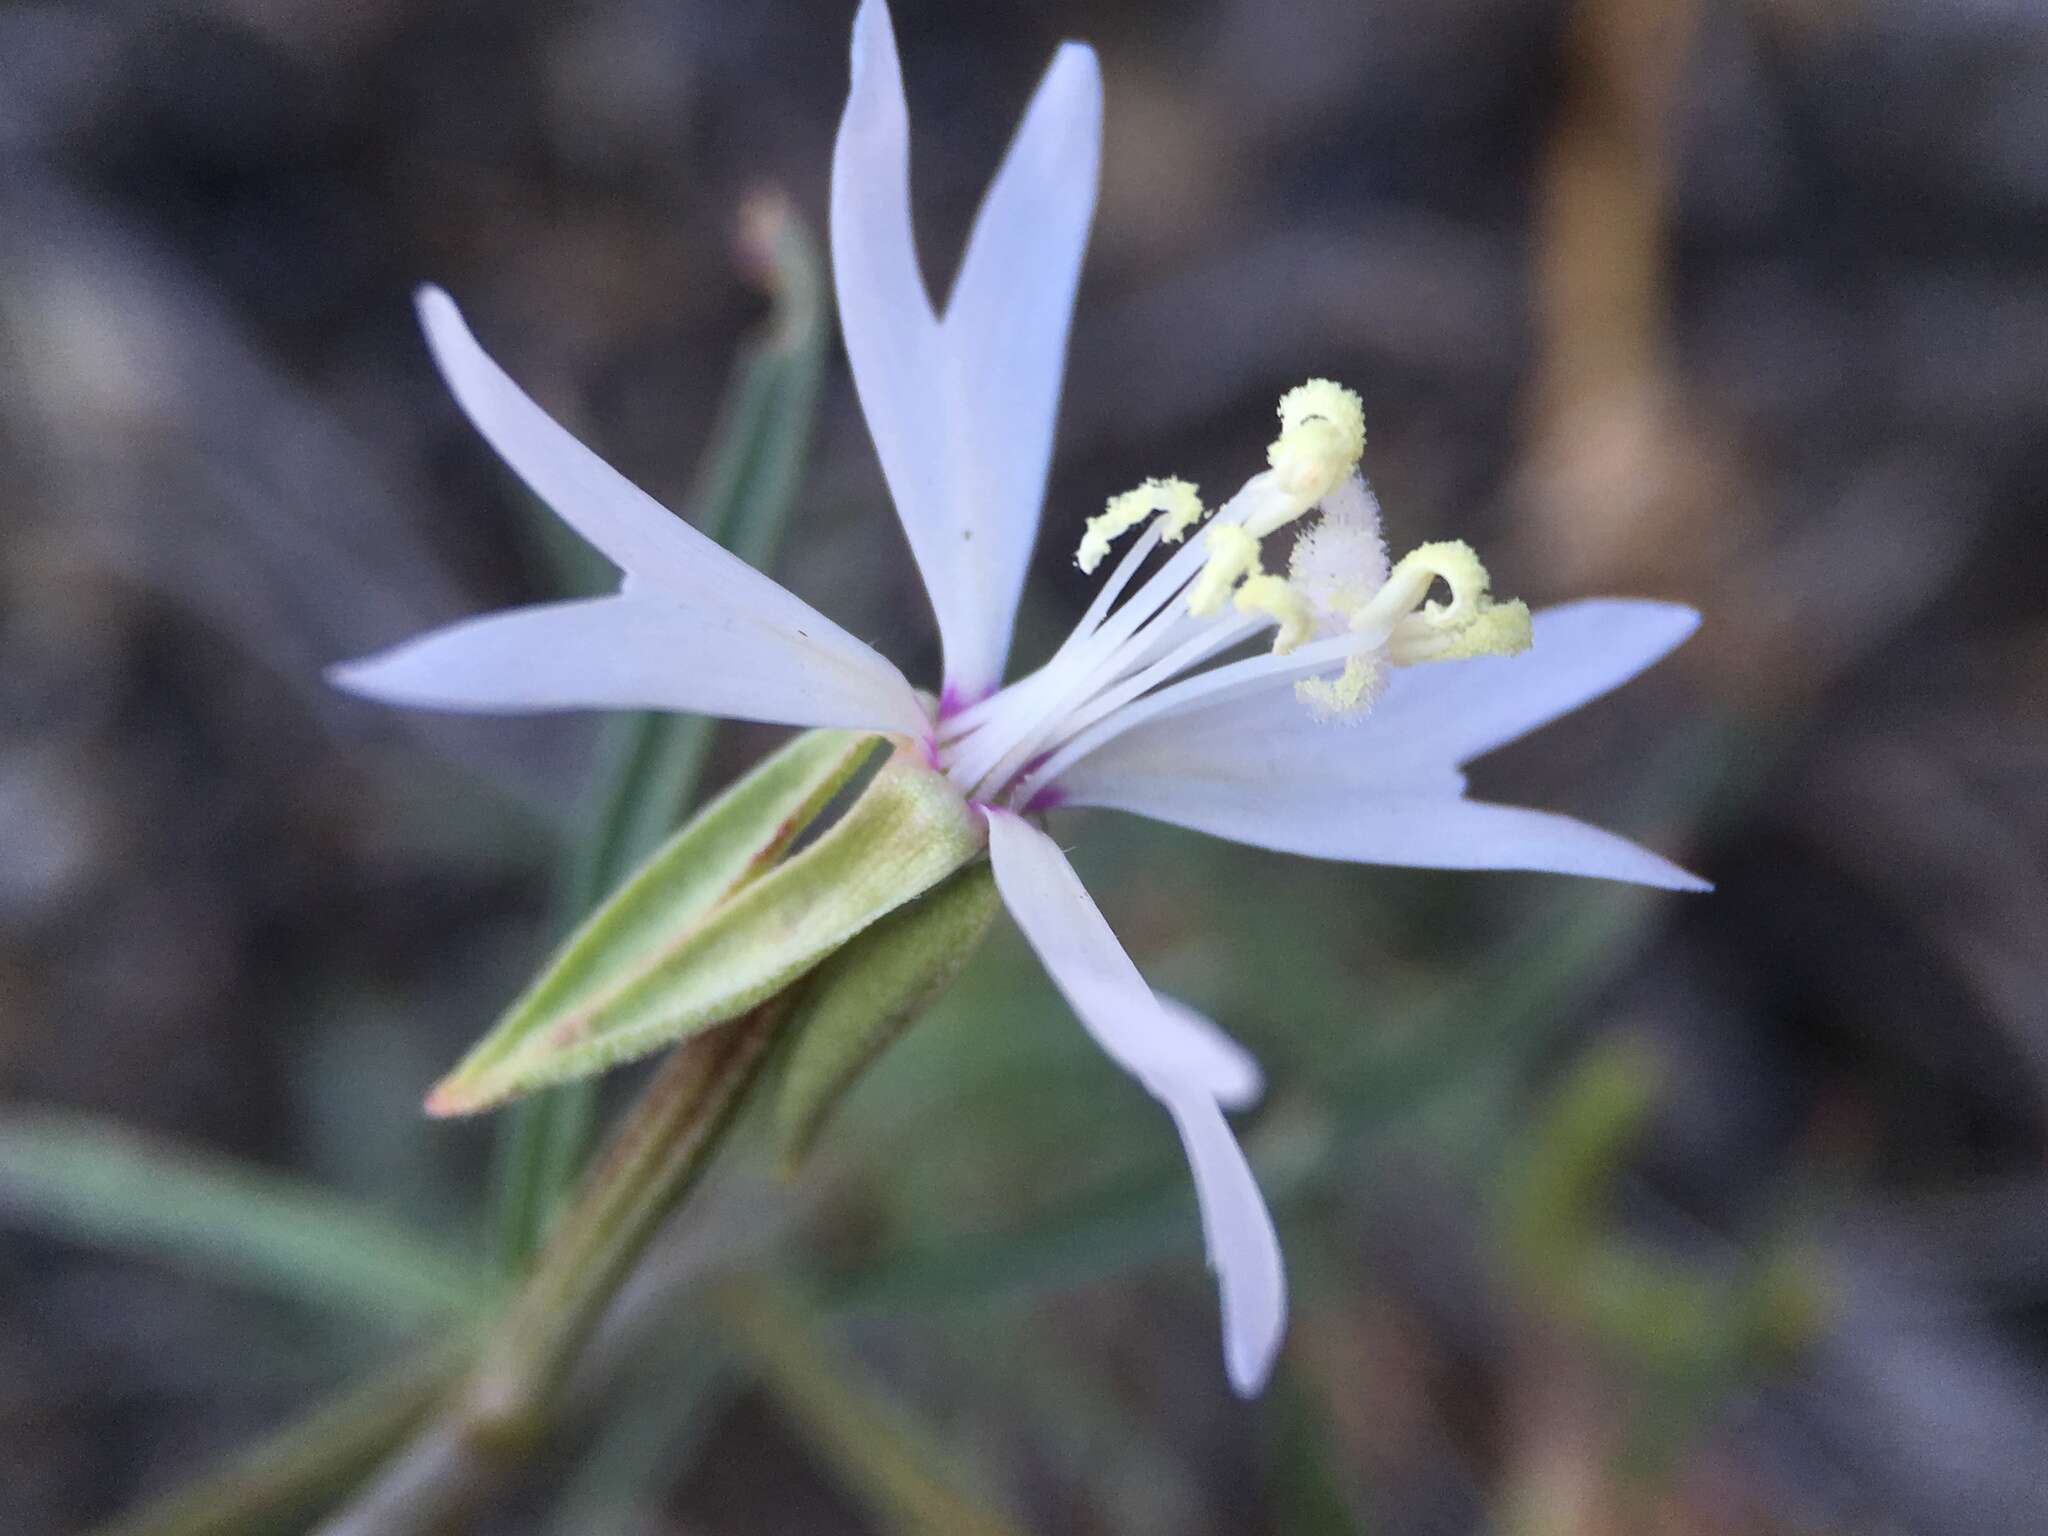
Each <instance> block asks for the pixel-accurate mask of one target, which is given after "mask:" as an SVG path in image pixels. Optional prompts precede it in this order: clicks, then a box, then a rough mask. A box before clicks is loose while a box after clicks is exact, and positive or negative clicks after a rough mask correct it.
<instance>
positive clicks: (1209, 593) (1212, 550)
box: [1188, 523, 1259, 619]
mask: <svg viewBox="0 0 2048 1536" xmlns="http://www.w3.org/2000/svg"><path fill="white" fill-rule="evenodd" d="M1202 542H1203V545H1204V547H1206V548H1207V550H1208V551H1209V558H1208V562H1207V563H1206V564H1205V565H1203V567H1202V574H1201V575H1199V576H1197V577H1196V578H1195V579H1194V582H1193V584H1192V585H1190V586H1189V588H1188V612H1189V613H1192V614H1193V615H1194V616H1195V617H1196V618H1198V619H1199V618H1207V617H1208V616H1209V615H1210V614H1212V613H1214V612H1216V610H1217V609H1219V608H1221V607H1222V606H1223V600H1224V599H1225V598H1226V597H1228V596H1230V589H1231V588H1232V587H1234V586H1236V585H1237V582H1238V578H1239V577H1241V576H1256V575H1257V574H1258V573H1259V540H1258V536H1257V535H1256V534H1253V533H1250V532H1248V531H1247V530H1246V529H1245V528H1243V527H1242V526H1240V525H1239V524H1236V523H1217V524H1215V525H1214V526H1212V527H1211V528H1210V529H1209V531H1208V532H1207V533H1206V534H1204V535H1203V538H1202Z"/></svg>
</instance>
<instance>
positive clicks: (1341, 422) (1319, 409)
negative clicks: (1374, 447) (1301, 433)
mask: <svg viewBox="0 0 2048 1536" xmlns="http://www.w3.org/2000/svg"><path fill="white" fill-rule="evenodd" d="M1313 420H1322V421H1327V422H1329V423H1330V424H1331V425H1332V426H1334V427H1337V428H1338V429H1339V430H1340V431H1341V432H1342V433H1343V435H1344V445H1345V446H1344V452H1345V453H1346V454H1348V455H1349V456H1350V459H1351V462H1352V463H1354V464H1356V463H1357V462H1358V460H1359V457H1360V455H1362V454H1363V453H1364V452H1365V402H1364V401H1363V400H1361V399H1359V398H1358V392H1357V391H1356V390H1350V389H1346V388H1345V387H1344V386H1343V385H1342V384H1339V383H1336V382H1335V381H1334V380H1331V379H1310V380H1309V381H1308V382H1307V383H1306V384H1297V385H1295V386H1294V388H1292V389H1290V390H1289V391H1287V393H1286V394H1284V395H1282V396H1281V397H1280V431H1281V433H1282V434H1283V435H1284V434H1286V433H1288V432H1291V431H1293V430H1294V429H1295V428H1296V427H1298V426H1300V425H1301V424H1302V423H1303V422H1305V421H1313Z"/></svg>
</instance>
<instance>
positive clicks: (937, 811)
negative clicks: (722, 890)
mask: <svg viewBox="0 0 2048 1536" xmlns="http://www.w3.org/2000/svg"><path fill="white" fill-rule="evenodd" d="M718 810H719V807H717V806H714V807H712V809H711V810H709V811H707V812H706V813H705V816H704V817H700V818H699V821H698V822H697V823H693V824H692V827H691V828H688V829H685V831H684V833H682V834H680V835H679V837H678V839H677V841H678V842H681V841H682V840H683V839H686V838H688V837H689V836H690V835H691V833H692V831H694V829H695V828H696V826H698V825H699V824H701V823H702V822H703V821H704V820H705V819H707V818H711V817H713V816H714V815H715V814H717V812H718ZM984 835H985V834H984V830H983V826H982V823H981V820H980V818H979V816H977V815H976V814H975V813H974V812H973V811H972V810H971V809H970V808H969V807H968V805H967V803H966V801H964V800H963V799H962V798H961V797H960V794H959V792H958V791H957V790H955V789H954V788H953V786H952V785H951V784H950V783H949V782H948V781H947V780H946V778H945V777H944V775H942V774H938V773H935V772H933V771H932V770H931V769H930V768H928V767H926V766H925V765H924V763H923V762H922V760H921V759H919V758H917V757H916V756H915V755H914V754H911V753H898V754H897V755H896V756H895V757H893V758H891V759H890V760H889V762H887V763H885V764H884V765H883V767H882V768H881V770H880V772H878V773H877V774H876V776H875V778H874V780H873V781H872V782H871V783H870V784H869V785H868V787H867V788H866V789H865V790H864V791H863V792H862V794H861V796H860V798H859V799H858V800H856V801H855V802H854V804H853V805H852V806H851V807H850V808H849V809H848V810H847V812H846V814H845V815H844V816H843V817H841V818H840V820H839V821H838V822H836V823H835V824H834V825H833V826H832V827H831V828H830V830H828V831H827V832H826V833H825V834H824V835H823V836H821V837H820V838H819V839H818V840H817V841H816V842H815V843H813V844H812V845H811V846H810V847H808V848H806V849H804V850H803V851H802V852H800V853H798V854H796V855H794V856H792V857H790V858H788V859H785V860H784V861H783V862H782V863H780V864H778V865H776V866H775V867H774V868H772V869H769V870H767V871H766V872H765V873H762V874H759V875H758V876H757V877H755V878H753V879H751V880H750V881H747V882H745V883H742V884H740V885H739V886H738V887H737V889H734V890H732V892H731V893H730V894H729V895H727V896H726V897H725V898H724V899H723V900H721V901H719V902H718V903H717V904H716V905H715V906H712V907H710V908H709V909H702V908H699V909H694V910H695V911H697V912H699V913H701V915H700V916H698V917H697V918H696V920H694V921H690V922H686V923H678V922H676V921H674V920H673V918H672V916H670V915H669V914H668V913H667V912H665V911H659V910H656V909H655V908H654V906H653V905H652V903H651V902H650V899H649V896H648V893H649V892H653V891H661V890H665V889H667V888H668V886H669V884H670V883H676V884H680V882H681V880H682V876H681V875H680V874H679V873H678V872H675V871H664V872H661V873H659V874H656V875H652V876H642V877H638V878H636V879H635V880H634V882H633V883H632V884H630V885H628V887H627V888H626V890H624V891H622V892H621V893H620V894H619V896H618V897H616V898H614V899H613V901H612V902H610V903H607V904H606V906H605V907H604V908H603V909H602V910H600V911H599V912H598V913H597V914H596V915H595V916H594V917H593V918H592V919H591V921H590V923H589V924H587V925H586V927H585V930H584V934H583V935H579V939H578V940H577V941H572V945H571V948H572V949H576V948H577V947H578V944H579V943H581V944H582V945H584V946H586V948H585V949H584V950H583V951H581V952H579V954H578V955H577V956H576V957H575V964H576V966H577V971H576V976H575V979H574V983H573V984H568V983H558V982H557V981H556V979H555V978H554V977H553V976H552V975H550V976H549V977H545V978H543V979H542V981H541V982H540V983H539V984H537V986H536V987H535V988H534V990H533V992H531V993H529V994H528V997H527V998H526V999H524V1000H522V1001H521V1003H520V1004H519V1005H517V1006H516V1007H515V1008H514V1009H513V1011H512V1012H511V1013H510V1014H508V1015H507V1016H506V1018H505V1019H504V1020H503V1021H502V1022H501V1023H500V1024H499V1025H498V1027H497V1028H496V1029H494V1030H493V1031H492V1032H491V1033H490V1034H489V1035H487V1036H486V1037H485V1038H484V1040H483V1041H482V1043H481V1044H479V1045H478V1046H477V1048H476V1049H475V1050H474V1051H472V1052H471V1053H470V1055H469V1057H468V1058H467V1059H466V1060H464V1061H463V1062H462V1063H461V1064H460V1065H459V1066H457V1068H456V1069H455V1071H454V1072H452V1073H450V1074H449V1076H448V1077H446V1078H444V1079H443V1080H442V1082H441V1084H440V1085H439V1086H438V1087H437V1088H436V1089H435V1090H434V1092H433V1094H432V1095H431V1096H430V1097H429V1099H428V1101H427V1103H428V1108H429V1109H430V1110H432V1111H434V1112H435V1113H440V1114H466V1113H470V1112H472V1111H475V1110H479V1109H485V1108H488V1107H489V1106H491V1105H492V1104H496V1103H499V1102H501V1101H502V1100H504V1099H507V1098H511V1097H514V1096H516V1095H518V1094H522V1093H530V1092H532V1091H533V1090H534V1089H536V1088H540V1087H544V1086H546V1085H548V1084H550V1083H557V1082H564V1081H567V1080H569V1079H571V1078H577V1077H586V1076H589V1075H590V1074H592V1073H596V1072H601V1071H603V1070H604V1069H605V1068H607V1067H611V1066H616V1065H618V1064H619V1063H621V1062H624V1061H629V1060H632V1059H634V1058H635V1057H639V1056H645V1055H647V1054H648V1053H650V1052H652V1051H656V1050H659V1049H661V1048H662V1047H663V1046H666V1045H673V1044H675V1043H676V1042H677V1041H679V1040H682V1039H684V1038H685V1037H687V1036H689V1035H692V1034H695V1033H697V1032H698V1031H700V1030H704V1029H708V1028H710V1027H711V1026H713V1025H715V1024H720V1023H723V1022H725V1021H726V1020H727V1019H731V1018H735V1017H737V1016H738V1015H739V1014H741V1013H743V1012H745V1011H746V1010H747V1009H749V1008H751V1007H753V1006H754V1005H755V1004H756V1003H759V1002H762V1001H764V1000H765V999H767V998H769V997H771V996H773V995H774V994H775V993H777V992H779V991H781V990H782V989H783V988H784V987H786V986H788V985H789V983H791V982H792V981H794V980H796V979H797V978H798V977H799V976H801V975H803V974H804V973H805V972H806V971H808V970H810V969H811V967H813V966H814V965H816V964H817V963H818V962H819V961H821V960H823V959H824V958H825V957H826V956H827V955H830V954H831V953H833V952H834V951H835V950H837V949H838V948H839V947H840V946H841V945H843V944H845V943H846V942H847V941H848V940H849V939H851V938H853V937H854V935H856V934H858V933H860V932H861V931H862V930H864V929H865V928H867V927H868V926H869V925H870V924H871V923H874V922H875V921H877V920H878V919H880V918H881V917H883V916H885V915H887V914H888V913H889V912H892V911H894V910H895V909H896V908H897V907H899V906H901V905H902V904H903V903H904V902H906V901H910V900H912V899H913V898H915V897H917V896H919V895H922V894H923V893H924V892H925V891H927V890H929V889H930V888H931V887H932V886H934V885H936V884H937V883H938V882H939V881H941V880H943V879H945V878H946V876H948V875H950V874H952V873H953V872H954V871H955V870H957V869H959V868H960V867H961V866H962V865H964V864H965V863H967V862H968V861H969V860H970V859H972V858H973V857H974V856H975V855H976V854H978V853H979V852H980V851H981V848H982V844H983V838H984ZM674 847H675V844H671V849H670V850H665V851H664V853H663V854H662V855H661V856H660V857H659V859H658V860H657V862H658V863H665V862H667V861H668V860H669V858H670V852H671V851H672V850H673V849H674ZM643 882H645V883H644V884H643ZM621 905H624V906H626V907H629V908H631V909H632V912H631V915H629V916H620V915H618V909H619V908H620V907H621ZM621 934H623V935H624V936H625V937H624V939H623V941H621V940H620V939H619V937H618V936H619V935H621Z"/></svg>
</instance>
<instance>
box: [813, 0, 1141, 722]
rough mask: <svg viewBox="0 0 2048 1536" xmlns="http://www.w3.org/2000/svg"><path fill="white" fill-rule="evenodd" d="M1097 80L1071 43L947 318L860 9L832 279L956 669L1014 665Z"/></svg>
mask: <svg viewBox="0 0 2048 1536" xmlns="http://www.w3.org/2000/svg"><path fill="white" fill-rule="evenodd" d="M1101 112H1102V87H1101V81H1100V78H1099V76H1098V74H1097V71H1096V67H1095V60H1094V55H1093V54H1092V53H1090V52H1089V51H1088V50H1087V49H1086V48H1082V47H1080V46H1078V45H1074V44H1069V45H1067V46H1066V47H1064V48H1062V49H1061V50H1060V53H1059V55H1058V56H1057V57H1056V58H1055V59H1054V61H1053V64H1052V67H1051V68H1050V69H1049V70H1048V71H1047V73H1046V77H1045V80H1044V82H1043V83H1042V84H1041V86H1040V87H1039V90H1038V94H1037V96H1036V97H1035V98H1034V99H1033V101H1032V104H1031V107H1030V109H1029V111H1028V112H1027V114H1026V116H1025V119H1024V123H1023V126H1022V127H1021V128H1020V129H1019V131H1018V134H1017V137H1016V140H1015V141H1014V142H1013V144H1012V145H1011V148H1010V152H1009V155H1008V157H1007V158H1006V159H1005V160H1004V163H1003V166H1002V169H1001V170H1000V171H999V173H998V174H997V176H996V179H995V181H994V183H993V184H992V185H991V187H990V189H989V193H988V196H987V198H986V199H985V200H984V202H983V204H982V209H981V213H980V215H979V217H978V218H977V219H976V221H975V226H974V230H973V232H972V234H971V235H970V237H969V240H968V247H967V254H966V256H965V258H964V259H963V261H962V264H961V269H960V277H959V281H958V282H957V283H956V284H955V286H954V290H953V295H952V300H951V302H950V304H949V305H948V307H947V311H946V316H945V319H944V321H943V322H941V321H940V320H939V319H938V318H937V317H936V316H935V314H934V312H933V309H932V304H931V299H930V294H929V290H928V289H927V288H926V286H925V282H924V278H923V276H922V273H921V271H920V269H919V266H918V261H917V246H916V241H915V240H914V238H913V235H912V222H911V212H910V133H909V112H908V108H907V107H906V105H905V102H904V95H903V73H902V66H901V64H900V62H899V60H898V58H897V53H896V38H895V31H894V29H893V27H892V26H891V24H890V20H889V12H888V8H887V7H886V6H885V5H884V4H882V0H867V3H865V4H863V5H862V6H861V9H860V12H859V14H858V15H857V16H856V17H855V18H854V24H853V73H852V83H851V89H850V91H849V93H848V96H847V102H846V111H845V114H844V116H843V117H842V118H841V119H840V124H839V137H838V141H837V144H836V146H835V148H834V151H833V159H832V230H831V234H832V276H833V282H834V285H835V288H836V291H837V293H838V298H839V317H840V328H841V330H842V331H843V332H844V334H845V337H846V353H847V359H848V361H849V362H850V363H851V364H852V367H853V378H854V384H855V387H856V388H857V390H858V391H859V394H860V401H861V409H862V411H863V412H864V414H865V415H866V417H867V423H868V431H869V434H870V435H871V436H872V437H873V438H874V442H875V452H876V455H877V457H879V458H880V459H881V461H882V472H883V474H884V475H885V476H886V477H887V479H888V482H889V491H890V495H891V496H892V497H893V498H894V500H895V503H896V512H897V516H898V517H899V518H900V519H901V521H902V523H903V531H904V533H905V535H906V536H907V537H908V539H909V541H910V547H911V552H912V554H913V555H914V556H915V557H916V559H917V567H918V571H919V573H920V574H921V575H922V576H923V578H924V584H925V590H926V591H927V592H928V593H929V594H930V596H931V601H932V608H933V611H934V613H935V614H936V615H937V618H938V625H939V638H940V640H941V642H942V644H943V646H944V649H945V659H946V682H947V684H948V686H949V687H950V688H951V689H952V690H953V691H954V692H956V693H958V694H960V695H962V696H966V697H973V696H977V695H980V694H983V693H985V692H987V691H988V690H989V689H991V688H993V687H994V686H995V685H996V684H997V683H998V682H1000V681H1001V679H1002V672H1003V664H1004V661H1005V658H1006V656H1007V653H1008V650H1009V642H1010V631H1011V627H1012V624H1013V622H1014V619H1015V615H1016V608H1017V599H1018V595H1019V592H1020V590H1021V588H1022V586H1023V580H1024V571H1025V567H1026V565H1027V564H1028V562H1029V560H1030V556H1031V546H1032V543H1033V541H1034V540H1035V538H1036V536H1037V528H1038V512H1039V506H1040V503H1041V502H1042V501H1043V499H1044V495H1045V476H1046V468H1047V465H1048V463H1049V461H1050V457H1051V452H1052V432H1053V421H1054V417H1055V415H1056V414H1057V411H1058V406H1059V390H1060V375H1061V372H1062V369H1063V365H1064V361H1065V355H1066V342H1067V329H1068V322H1069V320H1070V318H1071V316H1072V312H1073V302H1074V287H1075V283H1076V282H1077V281H1078V278H1079V273H1080V263H1081V253H1082V250H1083V248H1084V246H1085V245H1086V243H1087V236H1088V223H1089V220H1090V218H1091V216H1092V214H1093V211H1094V205H1095V184H1096V157H1097V150H1098V145H1099V142H1100V138H1101Z"/></svg>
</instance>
